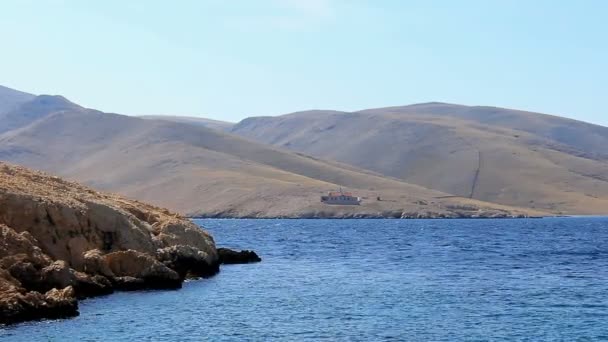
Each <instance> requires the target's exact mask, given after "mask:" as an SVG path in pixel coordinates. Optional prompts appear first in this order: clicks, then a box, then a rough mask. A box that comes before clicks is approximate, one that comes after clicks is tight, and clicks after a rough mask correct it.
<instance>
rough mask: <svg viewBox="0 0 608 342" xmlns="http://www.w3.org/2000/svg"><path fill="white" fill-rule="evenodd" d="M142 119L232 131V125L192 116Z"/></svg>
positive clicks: (148, 117)
mask: <svg viewBox="0 0 608 342" xmlns="http://www.w3.org/2000/svg"><path fill="white" fill-rule="evenodd" d="M139 117H140V118H142V119H150V120H165V121H172V122H181V123H187V124H192V125H200V126H204V127H209V128H213V129H218V130H222V131H229V130H230V129H232V126H233V125H234V123H232V122H227V121H220V120H213V119H206V118H199V117H194V116H171V115H141V116H139Z"/></svg>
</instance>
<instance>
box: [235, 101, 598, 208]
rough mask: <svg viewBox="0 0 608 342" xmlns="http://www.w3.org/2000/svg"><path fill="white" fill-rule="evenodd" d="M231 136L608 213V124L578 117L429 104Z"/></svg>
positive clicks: (266, 125) (248, 125)
mask: <svg viewBox="0 0 608 342" xmlns="http://www.w3.org/2000/svg"><path fill="white" fill-rule="evenodd" d="M232 132H233V133H235V134H238V135H241V136H243V137H247V138H250V139H255V140H257V141H260V142H264V143H268V144H272V145H275V146H277V147H281V148H287V149H291V150H294V151H298V152H302V153H306V154H310V155H313V156H316V157H319V158H325V159H332V160H336V161H339V162H342V163H346V164H350V165H354V166H357V167H361V168H363V169H367V170H372V171H375V172H378V173H380V174H383V175H386V176H390V177H395V178H399V179H402V180H404V181H406V182H408V183H413V184H419V185H421V186H424V187H427V188H433V189H437V190H440V191H444V192H447V193H452V194H456V195H459V196H463V197H470V198H475V199H479V200H483V201H488V202H495V203H502V204H507V205H514V206H520V207H529V208H538V209H542V210H548V211H551V212H554V213H567V214H605V213H606V212H608V163H607V161H608V157H607V152H606V150H605V146H608V128H606V127H602V126H597V125H592V124H587V123H583V122H580V121H575V120H570V119H564V118H560V117H555V116H549V115H543V114H538V113H530V112H522V111H514V110H508V109H501V108H494V107H467V106H459V105H450V104H443V103H428V104H420V105H413V106H405V107H390V108H380V109H372V110H365V111H361V112H354V113H345V112H336V111H318V110H317V111H309V112H299V113H293V114H288V115H283V116H279V117H259V118H248V119H245V120H243V121H242V122H240V123H238V124H237V125H235V126H234V127H233V130H232Z"/></svg>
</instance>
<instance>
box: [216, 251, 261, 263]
mask: <svg viewBox="0 0 608 342" xmlns="http://www.w3.org/2000/svg"><path fill="white" fill-rule="evenodd" d="M217 252H218V255H219V260H220V263H221V264H249V263H253V262H260V261H262V259H261V258H260V257H259V256H258V255H257V254H256V253H255V252H254V251H247V250H244V251H233V250H231V249H228V248H218V249H217Z"/></svg>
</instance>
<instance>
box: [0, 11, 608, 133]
mask: <svg viewBox="0 0 608 342" xmlns="http://www.w3.org/2000/svg"><path fill="white" fill-rule="evenodd" d="M606 18H608V1H603V0H597V1H591V0H587V1H585V0H582V1H553V0H551V1H549V0H534V1H530V0H526V1H523V0H522V1H517V0H490V1H488V0H479V1H466V0H460V1H451V0H450V1H448V0H445V1H428V0H426V1H425V0H421V1H407V0H394V1H391V0H370V1H357V0H242V1H238V0H230V1H225V0H217V1H211V0H209V1H205V0H200V1H196V0H193V1H179V0H178V1H144V0H141V1H134V0H130V1H129V0H104V1H79V0H73V1H68V0H63V1H62V0H55V1H51V0H35V1H34V0H4V1H2V4H1V5H0V32H1V33H2V39H1V40H0V44H1V45H0V46H1V50H0V51H1V53H0V60H1V61H2V63H0V84H2V85H5V86H8V87H12V88H16V89H20V90H24V91H28V92H32V93H36V94H42V93H51V94H62V95H64V96H66V97H68V98H69V99H71V100H73V101H75V102H77V103H80V104H82V105H84V106H87V107H92V108H96V109H100V110H104V111H110V112H118V113H124V114H172V115H197V116H206V117H211V118H216V119H222V120H229V121H236V120H239V119H241V118H244V117H247V116H253V115H277V114H283V113H288V112H293V111H297V110H305V109H313V108H323V109H338V110H358V109H364V108H371V107H382V106H391V105H405V104H411V103H417V102H428V101H443V102H453V103H460V104H470V105H477V104H479V105H495V106H502V107H509V108H518V109H527V110H533V111H540V112H545V113H551V114H557V115H563V116H568V117H573V118H577V119H580V120H585V121H590V122H594V123H599V124H603V125H608V113H607V112H606V109H605V104H604V102H605V101H606V100H607V99H608V20H607V19H606Z"/></svg>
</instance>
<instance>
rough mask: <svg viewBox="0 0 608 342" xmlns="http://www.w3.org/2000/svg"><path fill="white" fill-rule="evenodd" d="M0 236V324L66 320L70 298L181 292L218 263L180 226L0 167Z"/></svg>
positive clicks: (71, 310) (171, 217)
mask: <svg viewBox="0 0 608 342" xmlns="http://www.w3.org/2000/svg"><path fill="white" fill-rule="evenodd" d="M0 231H1V234H0V323H14V322H19V321H24V320H30V319H40V318H60V317H69V316H74V315H77V314H78V306H77V301H76V299H77V298H84V297H89V296H97V295H103V294H109V293H111V292H112V291H114V290H137V289H174V288H179V287H181V284H182V281H183V280H184V279H185V278H187V277H208V276H212V275H214V274H215V273H217V272H218V271H219V264H220V263H221V260H220V258H219V255H218V251H217V250H216V247H215V243H214V241H213V238H212V237H211V236H210V235H209V234H208V233H207V232H205V231H204V230H202V229H201V228H200V227H198V226H197V225H195V224H194V223H192V222H191V221H189V220H188V219H186V218H183V217H181V216H179V215H177V214H173V213H171V212H169V211H167V210H165V209H161V208H157V207H154V206H151V205H147V204H144V203H141V202H138V201H131V200H126V199H124V198H121V197H119V196H115V195H112V194H104V193H99V192H97V191H95V190H92V189H89V188H86V187H84V186H81V185H79V184H77V183H72V182H68V181H65V180H62V179H60V178H57V177H52V176H49V175H46V174H43V173H39V172H34V171H31V170H28V169H25V168H22V167H18V166H13V165H9V164H5V163H1V162H0ZM235 253H236V252H235ZM256 257H257V255H256ZM231 261H234V260H232V259H231ZM249 261H250V260H247V262H249ZM258 261H259V260H258Z"/></svg>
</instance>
